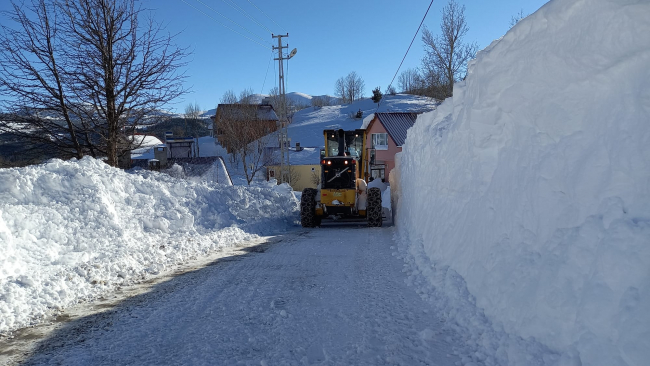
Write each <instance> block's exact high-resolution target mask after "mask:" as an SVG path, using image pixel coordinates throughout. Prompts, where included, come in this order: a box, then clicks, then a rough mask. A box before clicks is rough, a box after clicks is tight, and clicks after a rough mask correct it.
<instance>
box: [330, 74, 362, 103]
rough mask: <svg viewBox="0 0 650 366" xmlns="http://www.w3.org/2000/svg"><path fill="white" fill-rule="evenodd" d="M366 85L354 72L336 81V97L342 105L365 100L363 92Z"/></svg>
mask: <svg viewBox="0 0 650 366" xmlns="http://www.w3.org/2000/svg"><path fill="white" fill-rule="evenodd" d="M365 88H366V84H365V82H364V81H363V79H362V78H361V76H359V75H358V74H357V73H356V72H355V71H352V72H351V73H349V74H348V75H347V76H345V77H342V78H340V79H338V80H336V84H335V86H334V95H336V96H337V97H338V98H339V99H340V100H341V102H342V103H352V102H354V101H356V100H359V99H361V98H363V91H364V89H365Z"/></svg>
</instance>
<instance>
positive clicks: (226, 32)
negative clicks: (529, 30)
mask: <svg viewBox="0 0 650 366" xmlns="http://www.w3.org/2000/svg"><path fill="white" fill-rule="evenodd" d="M457 2H458V3H459V4H462V5H465V8H466V10H465V15H466V18H467V23H468V25H469V28H470V30H469V33H468V34H467V36H466V41H468V42H476V43H478V45H479V49H483V48H485V47H486V46H488V45H489V44H490V43H491V42H492V41H493V40H494V39H497V38H499V37H501V36H502V35H503V34H505V32H506V31H507V30H508V29H509V26H510V20H511V18H512V17H513V16H515V15H517V14H518V13H519V12H520V11H522V10H523V12H524V14H530V13H533V12H535V11H536V10H537V9H539V8H540V7H541V6H542V5H543V4H544V3H546V0H501V1H498V0H495V1H485V0H457ZM0 3H1V4H0V10H6V9H7V8H8V7H9V4H8V3H9V1H7V0H0ZM233 3H234V4H237V5H238V6H239V7H240V8H241V9H243V10H244V11H245V12H246V13H247V14H248V15H249V16H250V17H252V18H253V19H255V21H253V20H251V19H249V17H248V16H247V15H245V14H244V13H243V12H242V11H240V10H239V9H236V8H233V7H232V6H230V5H229V4H233ZM429 3H430V0H402V1H396V0H372V1H370V0H328V1H312V0H308V1H304V0H300V1H298V0H141V4H142V6H143V7H144V8H148V9H151V10H152V12H151V14H152V15H153V16H154V17H155V19H156V20H157V21H159V22H162V23H163V24H165V25H166V29H167V31H169V32H170V33H179V32H180V34H179V35H178V37H177V39H176V41H177V44H178V45H179V46H182V47H189V48H190V49H191V50H192V55H191V56H190V58H189V64H188V66H187V70H186V73H187V75H188V80H187V83H188V86H189V87H190V88H191V90H192V92H191V93H190V94H188V95H186V96H185V97H184V98H183V99H182V100H179V101H178V103H177V104H176V105H175V106H172V107H170V109H175V110H176V111H177V112H182V111H183V110H184V108H185V105H186V104H187V103H189V102H196V103H198V104H199V105H200V106H201V108H202V109H205V110H207V109H211V108H215V107H216V104H217V103H218V101H219V99H220V98H221V96H222V95H223V93H224V92H225V91H227V90H233V91H234V92H235V93H237V94H238V93H239V92H240V91H241V90H243V89H245V88H252V89H253V91H254V92H255V93H260V92H263V93H268V91H269V89H271V88H272V87H274V86H276V85H277V73H278V72H277V61H271V63H269V60H270V58H271V45H272V44H273V45H277V40H276V39H272V38H271V32H273V33H275V34H286V33H287V32H288V33H289V37H288V38H285V39H284V40H283V41H286V42H287V43H288V44H289V50H291V49H293V48H297V49H298V53H297V55H296V56H295V57H294V58H293V59H292V60H291V61H289V65H288V67H289V69H288V71H285V72H286V90H287V92H292V91H295V92H301V93H306V94H310V95H322V94H333V93H334V83H335V81H336V80H337V79H338V78H340V77H342V76H345V75H347V74H348V73H349V72H351V71H356V72H357V73H358V74H359V75H360V76H361V77H362V78H363V79H364V81H365V84H366V90H365V95H366V96H368V95H370V93H371V90H372V89H373V88H375V87H376V86H380V87H381V89H382V90H384V89H385V88H386V87H387V86H388V84H389V83H390V81H391V79H392V78H393V75H394V74H395V71H396V70H397V67H398V66H399V63H400V61H401V60H402V57H403V56H404V53H405V52H406V49H407V48H408V45H409V43H410V42H411V39H412V38H413V35H414V34H415V31H416V30H417V27H418V25H419V24H420V21H421V20H422V17H423V16H424V13H425V11H426V9H427V7H428V6H429ZM446 3H447V0H434V2H433V5H432V7H431V10H430V11H429V14H428V16H427V18H426V20H425V22H424V24H425V25H426V26H427V27H429V29H430V30H431V31H432V32H433V33H434V34H436V33H438V32H439V29H440V25H439V24H440V17H441V9H442V8H443V6H444V5H445V4H446ZM256 7H257V8H259V9H261V10H262V11H263V13H262V12H261V11H260V10H258V9H257V8H256ZM210 8H212V9H210ZM217 12H218V13H217ZM219 13H221V14H223V15H224V16H226V17H228V18H230V19H232V20H233V21H234V22H236V23H237V24H235V23H232V22H230V21H229V20H227V19H225V18H223V17H222V16H221V15H219ZM265 14H266V15H265ZM267 16H268V17H270V18H272V19H273V20H270V19H269V18H267ZM3 21H6V20H5V19H4V18H3ZM258 23H259V24H258ZM276 23H277V24H276ZM224 25H226V26H228V27H229V28H231V29H229V28H226V27H224ZM240 26H241V27H240ZM242 27H243V28H242ZM267 28H268V29H267ZM233 30H235V31H236V32H235V31H233ZM243 35H245V36H246V37H249V38H251V39H253V40H255V41H253V40H250V39H247V38H245V37H244V36H243ZM256 42H259V43H256ZM423 54H424V51H423V47H422V40H421V34H418V36H417V38H416V40H415V42H414V43H413V47H412V48H411V51H410V52H409V54H408V56H407V58H406V60H405V61H404V65H403V66H402V69H401V70H404V69H406V68H409V67H417V66H419V65H420V60H421V58H422V56H423ZM267 69H268V73H267ZM401 70H400V72H401ZM265 79H266V81H265ZM396 84H397V79H396V80H395V82H394V85H395V86H396V87H397V85H396Z"/></svg>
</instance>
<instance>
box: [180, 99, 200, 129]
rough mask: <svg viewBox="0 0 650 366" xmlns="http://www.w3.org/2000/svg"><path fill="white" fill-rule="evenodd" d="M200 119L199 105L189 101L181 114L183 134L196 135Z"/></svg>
mask: <svg viewBox="0 0 650 366" xmlns="http://www.w3.org/2000/svg"><path fill="white" fill-rule="evenodd" d="M200 119H201V107H200V106H199V104H198V103H196V102H194V103H189V104H188V105H186V106H185V114H184V115H183V120H184V122H185V128H184V129H183V134H184V135H185V136H194V137H198V136H196V135H197V133H196V127H197V124H198V123H199V120H200ZM188 123H189V126H190V127H189V128H188Z"/></svg>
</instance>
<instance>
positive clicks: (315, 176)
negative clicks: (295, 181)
mask: <svg viewBox="0 0 650 366" xmlns="http://www.w3.org/2000/svg"><path fill="white" fill-rule="evenodd" d="M320 173H321V172H320V167H319V168H318V170H314V171H312V172H311V182H312V184H313V185H314V186H316V187H318V185H319V184H320Z"/></svg>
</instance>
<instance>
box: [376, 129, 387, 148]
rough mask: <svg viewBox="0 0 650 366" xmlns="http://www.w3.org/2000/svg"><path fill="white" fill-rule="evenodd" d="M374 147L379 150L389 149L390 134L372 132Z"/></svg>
mask: <svg viewBox="0 0 650 366" xmlns="http://www.w3.org/2000/svg"><path fill="white" fill-rule="evenodd" d="M372 148H373V149H377V150H388V134H387V133H373V134H372Z"/></svg>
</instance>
